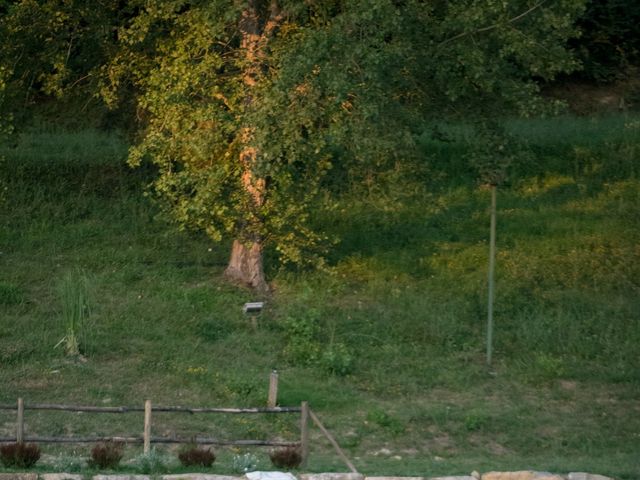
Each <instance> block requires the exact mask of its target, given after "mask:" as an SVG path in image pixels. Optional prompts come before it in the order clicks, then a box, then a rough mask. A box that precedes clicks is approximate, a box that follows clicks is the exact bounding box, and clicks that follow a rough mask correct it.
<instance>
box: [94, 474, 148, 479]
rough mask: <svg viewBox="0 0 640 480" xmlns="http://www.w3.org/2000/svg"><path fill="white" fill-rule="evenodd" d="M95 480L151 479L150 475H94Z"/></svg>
mask: <svg viewBox="0 0 640 480" xmlns="http://www.w3.org/2000/svg"><path fill="white" fill-rule="evenodd" d="M93 480H151V478H150V477H149V475H94V476H93Z"/></svg>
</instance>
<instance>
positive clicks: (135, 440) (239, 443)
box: [0, 436, 300, 447]
mask: <svg viewBox="0 0 640 480" xmlns="http://www.w3.org/2000/svg"><path fill="white" fill-rule="evenodd" d="M149 440H150V442H151V443H165V444H169V443H184V444H189V443H196V444H198V445H216V446H234V447H259V446H268V447H297V446H299V445H300V442H273V441H268V440H219V439H216V438H210V437H189V438H178V437H150V439H149ZM15 441H16V437H0V442H15ZM23 441H24V442H35V443H98V442H122V443H129V444H143V443H144V437H30V436H25V437H23Z"/></svg>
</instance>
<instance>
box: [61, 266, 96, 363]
mask: <svg viewBox="0 0 640 480" xmlns="http://www.w3.org/2000/svg"><path fill="white" fill-rule="evenodd" d="M87 286H88V280H87V277H86V276H85V275H84V274H83V273H82V272H80V271H74V272H69V273H67V274H66V275H65V276H64V277H63V279H62V282H61V283H60V285H59V295H60V299H61V301H62V320H63V323H64V328H65V335H64V337H62V339H61V340H60V341H59V342H58V344H57V345H56V346H62V347H63V348H64V351H65V354H66V355H68V356H78V355H80V354H81V353H85V352H86V343H87V342H86V341H87V330H88V321H89V314H90V309H89V297H88V294H87Z"/></svg>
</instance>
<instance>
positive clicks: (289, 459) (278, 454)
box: [269, 447, 302, 469]
mask: <svg viewBox="0 0 640 480" xmlns="http://www.w3.org/2000/svg"><path fill="white" fill-rule="evenodd" d="M269 458H270V459H271V463H273V466H274V467H276V468H285V469H291V468H297V467H299V466H300V464H301V463H302V455H301V453H300V450H299V449H298V448H294V447H288V448H281V449H278V450H274V451H272V452H271V453H270V454H269Z"/></svg>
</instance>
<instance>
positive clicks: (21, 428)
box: [16, 398, 24, 443]
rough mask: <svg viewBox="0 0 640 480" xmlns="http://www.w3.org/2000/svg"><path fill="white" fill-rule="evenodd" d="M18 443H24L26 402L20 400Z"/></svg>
mask: <svg viewBox="0 0 640 480" xmlns="http://www.w3.org/2000/svg"><path fill="white" fill-rule="evenodd" d="M16 442H17V443H24V400H23V399H22V398H18V419H17V424H16Z"/></svg>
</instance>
